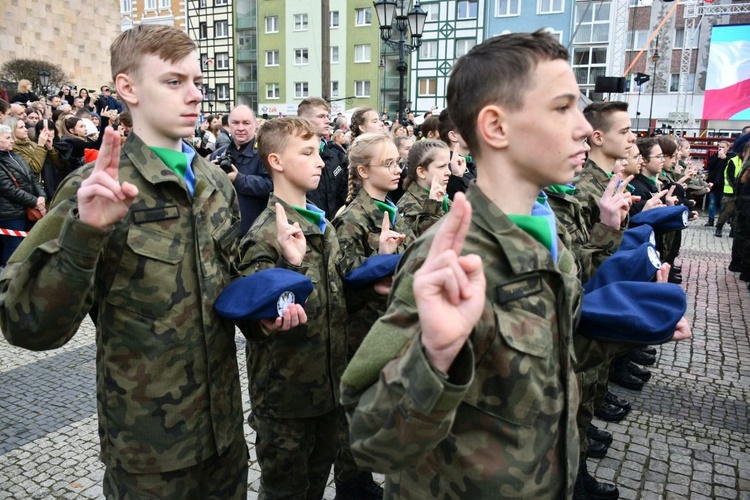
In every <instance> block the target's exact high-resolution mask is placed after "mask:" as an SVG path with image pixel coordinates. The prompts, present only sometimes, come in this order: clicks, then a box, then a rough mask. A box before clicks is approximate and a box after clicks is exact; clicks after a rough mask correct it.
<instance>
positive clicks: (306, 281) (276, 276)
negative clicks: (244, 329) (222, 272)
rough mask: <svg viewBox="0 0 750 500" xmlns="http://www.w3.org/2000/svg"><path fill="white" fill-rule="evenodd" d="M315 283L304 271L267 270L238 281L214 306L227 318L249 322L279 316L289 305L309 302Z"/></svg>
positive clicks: (220, 314) (221, 295)
mask: <svg viewBox="0 0 750 500" xmlns="http://www.w3.org/2000/svg"><path fill="white" fill-rule="evenodd" d="M312 291H313V283H312V281H311V280H310V278H308V277H307V276H305V275H304V274H300V273H297V272H295V271H290V270H288V269H277V268H273V269H264V270H263V271H258V272H257V273H253V274H251V275H250V276H245V277H244V278H239V279H237V280H234V281H233V282H232V283H231V284H230V285H229V286H228V287H226V288H225V289H224V290H223V291H222V292H221V294H219V298H217V299H216V303H215V304H214V308H215V309H216V312H217V313H218V314H219V316H222V317H224V318H228V319H233V320H239V321H249V320H260V319H276V318H278V317H280V316H283V315H284V311H286V308H287V307H288V306H289V304H292V303H296V304H302V305H304V304H305V301H306V300H307V297H308V296H309V295H310V294H311V293H312Z"/></svg>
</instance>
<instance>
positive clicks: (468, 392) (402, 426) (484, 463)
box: [342, 31, 591, 499]
mask: <svg viewBox="0 0 750 500" xmlns="http://www.w3.org/2000/svg"><path fill="white" fill-rule="evenodd" d="M567 61H568V52H567V51H566V50H565V48H564V47H563V46H561V45H560V44H559V43H558V42H557V41H556V40H555V39H554V38H552V37H551V36H549V35H548V34H546V33H543V32H541V31H538V32H536V33H533V34H528V33H513V34H508V35H503V36H498V37H494V38H491V39H489V40H486V41H485V42H483V43H482V44H480V45H477V46H476V47H474V48H473V49H472V50H471V51H470V52H469V53H468V54H467V55H465V56H463V57H462V58H461V59H459V60H458V61H457V62H456V64H455V66H454V68H453V71H452V73H451V78H450V82H449V84H448V94H447V98H448V108H449V109H450V110H451V117H452V118H453V121H454V122H455V124H456V127H457V128H458V130H459V131H460V133H461V136H462V137H463V138H464V140H465V141H466V143H467V144H468V146H469V148H470V150H471V151H472V152H473V153H474V156H475V159H476V163H477V170H478V177H477V182H476V184H472V185H471V186H470V187H469V189H468V192H467V193H466V198H464V195H463V193H457V194H456V197H455V199H454V202H453V205H452V207H451V211H450V212H449V213H448V215H447V216H446V217H444V218H443V220H441V221H440V222H439V223H438V224H436V225H435V226H434V227H433V228H431V229H430V230H429V231H428V232H427V233H426V234H425V235H424V236H422V237H421V238H420V239H419V240H417V241H416V242H415V243H414V244H413V245H412V246H411V247H410V249H409V250H408V251H407V254H406V255H405V256H404V257H403V260H402V263H401V265H400V266H401V269H400V270H399V272H398V274H397V276H396V278H395V281H394V284H393V288H392V290H391V295H390V302H389V307H388V310H387V312H386V314H385V316H383V317H382V318H381V319H380V320H379V321H378V322H377V323H376V324H375V326H374V327H373V328H372V329H371V330H370V333H369V334H368V336H367V337H366V339H365V341H364V342H363V344H362V346H361V347H360V349H359V350H358V351H357V353H356V355H355V357H354V359H353V360H352V361H351V362H350V364H349V366H348V367H347V370H346V371H345V373H344V377H343V379H342V401H343V403H344V406H345V408H346V410H347V414H348V416H349V418H350V433H351V443H352V452H353V453H354V456H355V458H356V459H357V463H359V464H360V465H361V466H363V467H367V468H370V469H373V470H377V471H381V472H385V473H386V474H387V476H386V487H385V498H389V499H390V498H414V499H424V498H455V499H458V498H538V499H548V498H549V499H553V498H554V499H559V498H565V497H568V496H569V495H570V494H571V493H572V491H573V485H574V482H575V477H576V471H577V469H578V435H577V432H576V423H575V416H576V409H577V406H578V391H577V387H576V382H575V377H574V374H573V370H572V362H573V360H572V345H571V343H572V334H573V323H574V319H575V317H576V313H577V311H578V309H579V306H580V298H581V287H580V283H579V281H578V279H577V269H576V265H575V260H574V257H573V255H572V254H571V253H570V251H568V250H567V249H566V248H565V247H564V246H563V245H562V243H561V242H560V241H559V240H558V239H557V237H556V235H555V234H553V232H554V229H553V228H554V226H552V225H551V224H550V223H551V222H552V221H551V220H550V218H549V217H547V216H536V215H531V213H532V209H533V207H534V206H535V202H536V200H537V196H538V195H539V193H540V191H541V189H542V187H543V186H545V185H549V184H565V183H568V182H570V181H571V180H572V179H573V175H574V171H575V169H576V168H577V167H580V165H581V164H582V163H583V162H584V160H585V151H586V149H585V148H584V145H583V144H582V141H583V139H585V138H586V137H588V136H589V134H590V133H591V127H590V126H589V124H588V122H587V121H586V120H585V119H584V117H583V115H582V114H581V112H580V111H579V110H578V108H577V107H576V102H577V100H578V95H579V92H578V86H577V84H576V81H575V77H574V76H573V72H572V71H571V68H570V66H569V64H568V62H567ZM467 199H468V202H469V203H470V206H467V203H466V200H467ZM550 215H551V214H550ZM464 239H465V241H464ZM467 254H479V255H481V259H482V261H483V262H481V263H480V260H479V258H478V257H477V256H476V255H467ZM458 255H461V257H458ZM485 279H486V287H485Z"/></svg>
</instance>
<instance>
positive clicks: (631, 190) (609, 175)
mask: <svg viewBox="0 0 750 500" xmlns="http://www.w3.org/2000/svg"><path fill="white" fill-rule="evenodd" d="M613 175H615V174H612V173H609V174H607V179H611V178H612V176H613ZM620 182H622V181H620ZM617 187H618V188H619V187H620V184H617ZM628 191H630V192H631V193H635V187H633V186H631V185H630V184H628Z"/></svg>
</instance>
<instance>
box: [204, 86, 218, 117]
mask: <svg viewBox="0 0 750 500" xmlns="http://www.w3.org/2000/svg"><path fill="white" fill-rule="evenodd" d="M206 99H208V112H209V113H211V114H213V112H214V99H216V91H215V90H214V89H212V88H209V89H208V90H207V91H206Z"/></svg>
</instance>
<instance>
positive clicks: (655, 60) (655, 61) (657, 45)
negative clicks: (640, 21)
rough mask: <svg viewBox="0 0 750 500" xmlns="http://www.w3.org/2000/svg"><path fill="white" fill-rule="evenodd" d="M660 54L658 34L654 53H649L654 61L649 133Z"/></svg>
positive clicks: (649, 130)
mask: <svg viewBox="0 0 750 500" xmlns="http://www.w3.org/2000/svg"><path fill="white" fill-rule="evenodd" d="M659 59H661V56H660V55H659V35H656V46H655V47H654V53H653V54H651V62H652V63H654V71H653V72H654V78H653V80H652V82H651V106H649V108H648V132H649V135H651V118H652V117H653V114H654V90H656V63H658V62H659Z"/></svg>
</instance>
